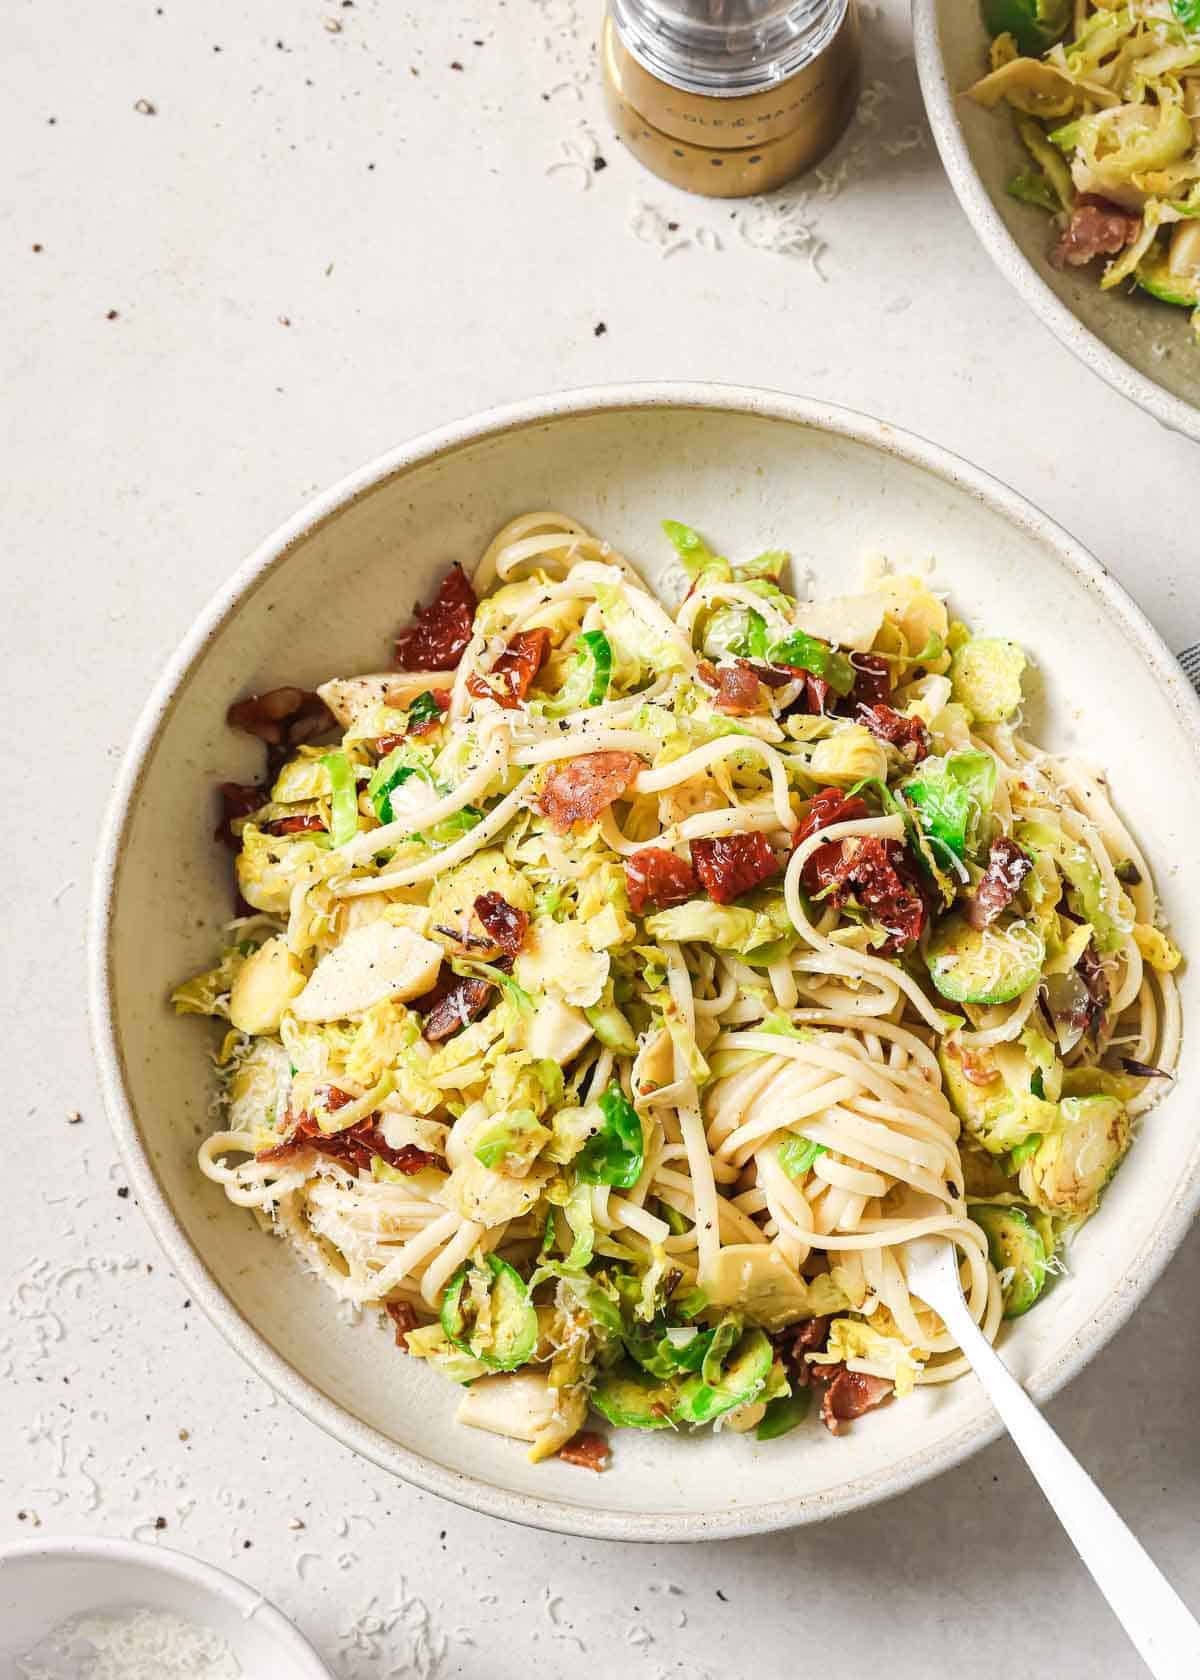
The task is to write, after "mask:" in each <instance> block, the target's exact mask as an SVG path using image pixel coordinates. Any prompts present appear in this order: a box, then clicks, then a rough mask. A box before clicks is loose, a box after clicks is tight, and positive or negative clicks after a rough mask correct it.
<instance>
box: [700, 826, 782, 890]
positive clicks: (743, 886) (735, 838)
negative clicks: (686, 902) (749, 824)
mask: <svg viewBox="0 0 1200 1680" xmlns="http://www.w3.org/2000/svg"><path fill="white" fill-rule="evenodd" d="M691 851H692V863H693V864H694V865H695V869H696V873H697V874H698V875H699V877H700V880H701V883H702V884H703V886H704V890H705V892H706V893H707V894H708V896H709V897H710V898H711V899H712V900H713V902H714V903H715V904H732V903H733V901H734V899H735V898H740V897H741V896H742V894H743V893H746V892H749V891H750V889H751V887H757V886H758V884H759V882H760V881H769V880H770V879H771V876H772V875H778V873H779V860H778V858H777V857H776V856H775V853H774V852H773V851H772V850H771V846H770V842H769V841H768V840H767V837H766V835H765V834H763V833H761V832H760V831H759V830H758V829H752V830H751V831H750V832H749V833H747V834H719V835H717V836H716V837H715V838H714V839H712V840H693V841H692V846H691Z"/></svg>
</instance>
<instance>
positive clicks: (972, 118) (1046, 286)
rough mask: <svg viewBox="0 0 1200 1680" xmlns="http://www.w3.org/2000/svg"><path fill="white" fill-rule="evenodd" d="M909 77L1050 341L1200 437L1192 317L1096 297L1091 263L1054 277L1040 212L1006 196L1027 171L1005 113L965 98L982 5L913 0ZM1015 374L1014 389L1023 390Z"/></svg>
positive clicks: (972, 212) (979, 224)
mask: <svg viewBox="0 0 1200 1680" xmlns="http://www.w3.org/2000/svg"><path fill="white" fill-rule="evenodd" d="M913 40H914V51H915V53H916V60H917V74H918V75H919V76H920V79H921V91H922V93H923V94H924V96H925V109H926V111H927V112H928V114H929V123H930V126H931V128H932V129H933V136H934V139H935V140H936V141H937V147H938V151H939V152H940V153H941V154H942V162H943V163H944V164H945V166H946V173H947V174H948V175H949V177H950V182H951V185H952V186H953V188H954V190H955V192H956V193H957V194H958V198H959V202H960V203H961V205H962V207H963V209H964V210H965V211H966V213H967V215H968V216H969V217H970V220H971V224H972V226H973V227H974V229H975V232H976V233H977V234H978V235H979V237H980V239H981V240H982V241H983V244H984V246H985V248H986V249H987V252H988V254H989V255H990V256H991V258H992V260H993V261H994V262H995V263H996V265H997V267H998V268H999V269H1000V272H1001V273H1002V274H1003V275H1004V277H1005V279H1006V280H1008V281H1009V282H1011V284H1012V285H1014V286H1015V287H1016V289H1017V291H1018V292H1020V294H1021V296H1022V297H1023V298H1024V299H1025V302H1026V303H1027V304H1029V306H1030V308H1031V309H1033V310H1034V312H1035V313H1036V314H1037V315H1038V316H1039V317H1040V319H1041V320H1042V321H1043V322H1044V323H1045V325H1046V326H1047V327H1049V328H1050V331H1051V332H1052V333H1054V335H1055V337H1056V338H1059V339H1061V340H1062V342H1063V343H1064V344H1065V345H1066V346H1067V348H1068V349H1069V350H1072V351H1073V352H1074V353H1075V355H1077V356H1078V357H1079V358H1080V360H1081V361H1083V362H1086V363H1087V365H1088V366H1089V367H1090V368H1091V369H1092V370H1093V371H1094V372H1096V373H1098V374H1099V375H1100V377H1101V378H1102V379H1106V380H1107V381H1108V383H1109V384H1110V385H1111V386H1113V387H1114V389H1116V390H1118V391H1120V392H1121V394H1122V395H1123V396H1126V397H1128V398H1129V399H1130V400H1131V401H1132V402H1135V403H1137V404H1138V406H1139V407H1141V408H1144V409H1145V410H1146V412H1147V413H1148V414H1152V415H1153V416H1154V418H1155V419H1156V420H1161V422H1162V423H1163V425H1164V426H1169V427H1170V428H1171V430H1172V431H1176V432H1182V433H1183V434H1184V436H1185V437H1190V438H1195V439H1196V440H1197V441H1200V345H1197V343H1196V340H1195V337H1194V335H1193V333H1192V329H1191V325H1190V323H1189V318H1188V311H1187V310H1185V309H1173V308H1171V307H1170V306H1169V305H1167V304H1162V303H1157V302H1155V300H1154V299H1153V298H1149V297H1146V296H1145V295H1144V294H1143V293H1141V292H1134V293H1130V292H1129V291H1128V289H1127V288H1118V289H1117V290H1115V291H1112V292H1102V291H1101V290H1100V288H1099V286H1098V284H1097V275H1098V272H1099V270H1098V265H1096V264H1093V265H1092V266H1091V267H1090V268H1087V269H1068V270H1066V271H1065V272H1063V273H1059V272H1058V271H1057V270H1056V269H1054V268H1052V267H1051V266H1050V263H1049V261H1048V258H1047V253H1048V251H1049V249H1050V246H1051V244H1052V242H1053V240H1052V230H1051V224H1050V221H1049V219H1048V218H1047V216H1046V214H1045V212H1044V211H1042V210H1038V209H1036V208H1033V207H1032V206H1030V205H1028V204H1021V203H1019V202H1018V201H1017V200H1016V199H1015V198H1012V197H1011V196H1010V195H1009V193H1008V192H1007V191H1006V190H1005V187H1006V183H1007V182H1008V181H1009V180H1011V178H1012V176H1013V175H1014V174H1015V173H1016V172H1017V171H1018V170H1019V169H1022V168H1024V167H1025V166H1026V165H1027V164H1028V161H1029V159H1028V155H1027V153H1026V151H1025V148H1024V147H1023V146H1022V144H1021V142H1020V139H1019V138H1018V136H1017V133H1016V130H1015V127H1014V125H1013V122H1012V120H1011V115H1010V113H1009V111H1008V108H1007V107H1006V106H1001V107H999V108H998V109H997V110H995V111H985V110H984V109H983V108H982V107H981V106H979V105H976V104H975V103H974V102H973V101H972V100H970V99H966V98H964V97H963V92H964V89H966V88H969V87H970V86H971V84H972V83H973V82H975V81H978V79H979V77H980V76H981V75H982V74H983V73H984V71H985V70H986V69H987V53H988V34H987V30H986V29H985V28H984V25H983V16H982V11H981V7H980V5H979V0H913ZM1019 385H1020V375H1019V370H1017V369H1015V368H1014V370H1013V389H1014V391H1017V390H1019Z"/></svg>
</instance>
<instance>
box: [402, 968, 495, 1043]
mask: <svg viewBox="0 0 1200 1680" xmlns="http://www.w3.org/2000/svg"><path fill="white" fill-rule="evenodd" d="M493 991H495V987H494V986H493V985H492V983H491V981H490V980H473V979H468V978H465V977H464V976H463V975H461V974H455V972H454V970H453V969H452V968H450V967H449V965H447V964H443V966H442V972H441V974H440V975H439V977H438V982H437V985H436V986H434V987H432V988H431V989H430V990H429V991H428V992H426V993H425V995H424V996H423V997H419V998H414V999H413V1002H412V1006H411V1007H412V1008H413V1009H415V1010H416V1012H417V1014H418V1015H423V1016H424V1017H425V1021H424V1024H423V1026H422V1028H421V1032H422V1034H423V1035H424V1037H425V1038H427V1039H428V1040H429V1042H430V1043H431V1044H437V1043H438V1042H440V1040H441V1039H443V1038H449V1037H450V1035H451V1033H456V1032H457V1031H458V1029H459V1028H460V1027H465V1026H466V1025H467V1024H468V1023H469V1022H471V1021H474V1020H475V1018H476V1017H477V1016H479V1015H482V1014H483V1011H484V1009H485V1008H486V1007H487V1002H488V999H489V998H490V997H491V995H492V993H493Z"/></svg>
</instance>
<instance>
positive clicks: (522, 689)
mask: <svg viewBox="0 0 1200 1680" xmlns="http://www.w3.org/2000/svg"><path fill="white" fill-rule="evenodd" d="M549 651H550V632H549V630H518V632H517V634H516V635H515V636H512V637H510V639H509V642H508V646H507V647H506V648H505V649H504V652H503V653H502V654H501V655H500V657H499V659H497V661H496V663H495V664H494V665H493V666H492V668H491V670H490V671H489V672H488V674H487V676H476V675H474V674H472V675H471V676H469V677H468V678H467V687H468V689H469V690H470V692H471V693H472V694H473V695H475V697H476V699H478V700H498V701H499V702H500V704H501V705H502V706H504V707H505V708H506V709H507V710H509V711H511V710H512V709H513V708H514V707H516V706H519V705H520V703H521V701H522V700H524V698H525V696H526V695H527V694H528V693H529V690H530V687H531V686H532V684H533V679H534V677H536V676H537V674H538V672H539V671H540V670H541V668H542V666H543V665H544V664H545V662H546V655H547V654H548V653H549Z"/></svg>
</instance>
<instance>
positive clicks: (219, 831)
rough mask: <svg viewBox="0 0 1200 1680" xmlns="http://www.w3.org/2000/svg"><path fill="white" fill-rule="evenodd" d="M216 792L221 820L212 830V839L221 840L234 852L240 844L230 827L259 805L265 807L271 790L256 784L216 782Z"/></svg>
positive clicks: (255, 809)
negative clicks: (218, 797)
mask: <svg viewBox="0 0 1200 1680" xmlns="http://www.w3.org/2000/svg"><path fill="white" fill-rule="evenodd" d="M217 792H218V794H219V795H220V797H221V818H220V821H219V822H218V823H217V826H216V828H215V829H214V830H213V839H214V840H223V841H224V843H225V844H226V845H227V846H230V847H232V848H233V850H234V851H235V852H236V851H237V850H238V848H239V847H240V846H241V843H242V842H241V840H240V839H239V838H238V836H237V835H236V834H235V833H234V832H233V826H232V825H233V824H234V823H235V822H237V821H238V820H239V819H240V818H241V817H248V816H249V815H250V813H251V812H252V811H257V810H258V808H259V806H260V805H265V804H266V803H267V801H268V799H270V797H271V790H270V788H266V787H262V786H260V785H259V783H257V782H253V783H249V782H218V783H217Z"/></svg>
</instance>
